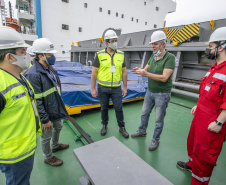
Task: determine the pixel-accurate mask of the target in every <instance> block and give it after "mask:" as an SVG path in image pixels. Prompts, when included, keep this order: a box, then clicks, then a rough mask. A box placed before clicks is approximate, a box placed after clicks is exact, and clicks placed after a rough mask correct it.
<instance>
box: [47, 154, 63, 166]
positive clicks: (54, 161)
mask: <svg viewBox="0 0 226 185" xmlns="http://www.w3.org/2000/svg"><path fill="white" fill-rule="evenodd" d="M44 163H46V164H49V165H51V166H60V165H61V164H63V161H62V160H60V159H58V158H56V157H55V156H53V157H52V158H51V159H44Z"/></svg>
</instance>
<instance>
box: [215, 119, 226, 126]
mask: <svg viewBox="0 0 226 185" xmlns="http://www.w3.org/2000/svg"><path fill="white" fill-rule="evenodd" d="M215 122H216V124H217V125H219V126H223V125H224V123H221V122H220V121H217V120H216V121H215Z"/></svg>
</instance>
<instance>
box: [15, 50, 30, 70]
mask: <svg viewBox="0 0 226 185" xmlns="http://www.w3.org/2000/svg"><path fill="white" fill-rule="evenodd" d="M11 55H12V56H13V57H14V58H16V59H17V61H16V62H13V63H12V64H14V65H17V66H19V67H20V68H21V69H23V70H25V69H28V68H29V66H30V62H31V57H30V56H29V55H28V54H26V55H24V56H18V55H14V54H11Z"/></svg>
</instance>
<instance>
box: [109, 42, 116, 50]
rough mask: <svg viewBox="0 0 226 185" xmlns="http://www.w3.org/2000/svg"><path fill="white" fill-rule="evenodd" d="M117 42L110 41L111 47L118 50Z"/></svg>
mask: <svg viewBox="0 0 226 185" xmlns="http://www.w3.org/2000/svg"><path fill="white" fill-rule="evenodd" d="M117 44H118V43H117V42H113V43H109V48H111V49H113V50H116V49H117Z"/></svg>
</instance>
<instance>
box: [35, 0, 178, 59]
mask: <svg viewBox="0 0 226 185" xmlns="http://www.w3.org/2000/svg"><path fill="white" fill-rule="evenodd" d="M35 6H36V22H37V21H38V22H39V24H38V25H37V26H38V27H39V29H40V27H41V31H38V36H39V37H47V38H49V39H50V40H51V41H52V42H53V43H54V45H55V49H56V50H58V53H57V54H56V56H57V59H58V60H63V59H66V60H69V59H70V53H69V50H70V48H71V44H72V42H74V43H75V45H76V42H79V41H83V40H88V39H93V38H100V37H102V33H103V32H104V30H106V29H107V28H115V29H121V30H122V32H121V33H122V34H124V33H131V32H138V31H144V30H150V29H153V28H162V27H164V19H165V16H166V15H167V13H170V12H174V11H175V10H176V3H175V2H174V1H172V0H114V1H107V0H58V1H56V0H36V1H35ZM38 6H40V7H38ZM37 11H40V12H37ZM38 14H41V16H39V18H38ZM38 19H41V20H38Z"/></svg>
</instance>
